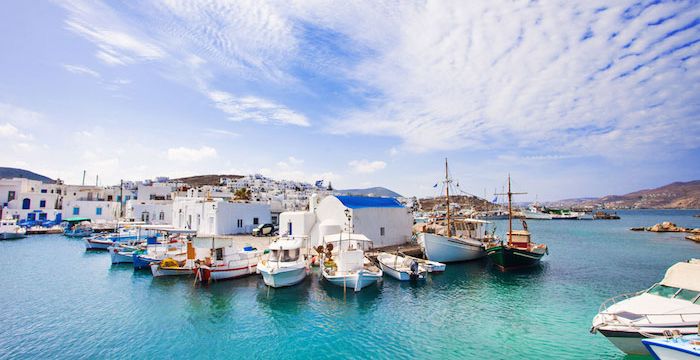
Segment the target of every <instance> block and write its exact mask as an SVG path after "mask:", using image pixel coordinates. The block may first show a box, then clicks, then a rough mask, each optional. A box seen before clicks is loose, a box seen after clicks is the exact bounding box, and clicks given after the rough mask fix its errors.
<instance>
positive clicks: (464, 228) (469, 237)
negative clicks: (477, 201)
mask: <svg viewBox="0 0 700 360" xmlns="http://www.w3.org/2000/svg"><path fill="white" fill-rule="evenodd" d="M451 182H452V180H450V178H449V171H448V167H447V159H445V205H446V213H445V222H446V223H445V225H444V226H442V225H439V224H437V223H435V224H428V225H425V226H424V229H425V231H421V232H419V233H418V234H417V238H418V243H419V244H420V245H421V248H422V249H423V253H424V254H425V256H426V257H427V258H428V259H430V260H433V261H439V262H442V263H446V262H458V261H467V260H475V259H479V258H482V257H484V256H485V255H486V252H485V251H484V242H485V240H486V239H487V234H486V230H485V225H486V224H488V223H489V222H487V221H483V220H478V219H461V220H453V219H452V218H451V215H450V183H451Z"/></svg>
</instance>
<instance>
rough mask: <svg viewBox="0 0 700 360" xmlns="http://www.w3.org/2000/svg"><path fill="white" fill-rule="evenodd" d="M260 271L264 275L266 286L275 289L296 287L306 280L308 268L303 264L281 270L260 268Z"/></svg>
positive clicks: (281, 268)
mask: <svg viewBox="0 0 700 360" xmlns="http://www.w3.org/2000/svg"><path fill="white" fill-rule="evenodd" d="M258 271H260V274H262V277H263V281H264V282H265V285H267V286H272V287H274V288H278V287H285V286H292V285H296V284H298V283H300V282H302V281H304V279H306V267H305V266H304V265H303V264H299V265H295V266H290V267H280V268H268V267H266V266H259V267H258Z"/></svg>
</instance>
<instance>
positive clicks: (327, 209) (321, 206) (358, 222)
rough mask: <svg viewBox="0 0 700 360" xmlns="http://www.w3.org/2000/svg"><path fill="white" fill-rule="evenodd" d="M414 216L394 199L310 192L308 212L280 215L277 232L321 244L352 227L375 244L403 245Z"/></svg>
mask: <svg viewBox="0 0 700 360" xmlns="http://www.w3.org/2000/svg"><path fill="white" fill-rule="evenodd" d="M412 226H413V215H412V214H411V212H410V210H409V209H407V208H406V207H404V206H403V205H401V203H399V202H398V201H397V200H396V199H393V198H380V197H360V196H326V197H325V198H324V199H323V200H321V201H318V197H317V196H316V195H312V196H311V199H310V201H309V211H291V212H283V213H282V214H280V234H291V235H305V236H308V237H309V239H310V241H311V244H312V245H313V246H316V245H318V244H320V243H321V242H322V240H323V237H324V236H325V235H332V234H337V233H339V232H341V231H343V230H348V229H350V230H352V231H353V232H354V233H357V234H363V235H365V236H367V237H368V238H369V239H371V240H372V241H373V246H374V247H383V246H390V245H400V244H405V243H406V242H408V241H409V240H410V238H411V227H412Z"/></svg>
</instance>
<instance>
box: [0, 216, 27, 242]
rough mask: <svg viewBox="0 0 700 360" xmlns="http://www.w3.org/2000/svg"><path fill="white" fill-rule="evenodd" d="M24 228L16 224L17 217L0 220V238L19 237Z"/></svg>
mask: <svg viewBox="0 0 700 360" xmlns="http://www.w3.org/2000/svg"><path fill="white" fill-rule="evenodd" d="M25 234H26V230H25V229H24V228H23V227H21V226H19V225H17V219H3V220H0V240H10V239H21V238H23V237H25Z"/></svg>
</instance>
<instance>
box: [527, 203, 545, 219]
mask: <svg viewBox="0 0 700 360" xmlns="http://www.w3.org/2000/svg"><path fill="white" fill-rule="evenodd" d="M521 213H522V215H523V216H524V217H525V218H526V219H528V220H552V214H550V213H546V212H544V211H542V207H541V206H539V204H536V203H535V204H532V205H530V207H528V208H527V210H523V211H521Z"/></svg>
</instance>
